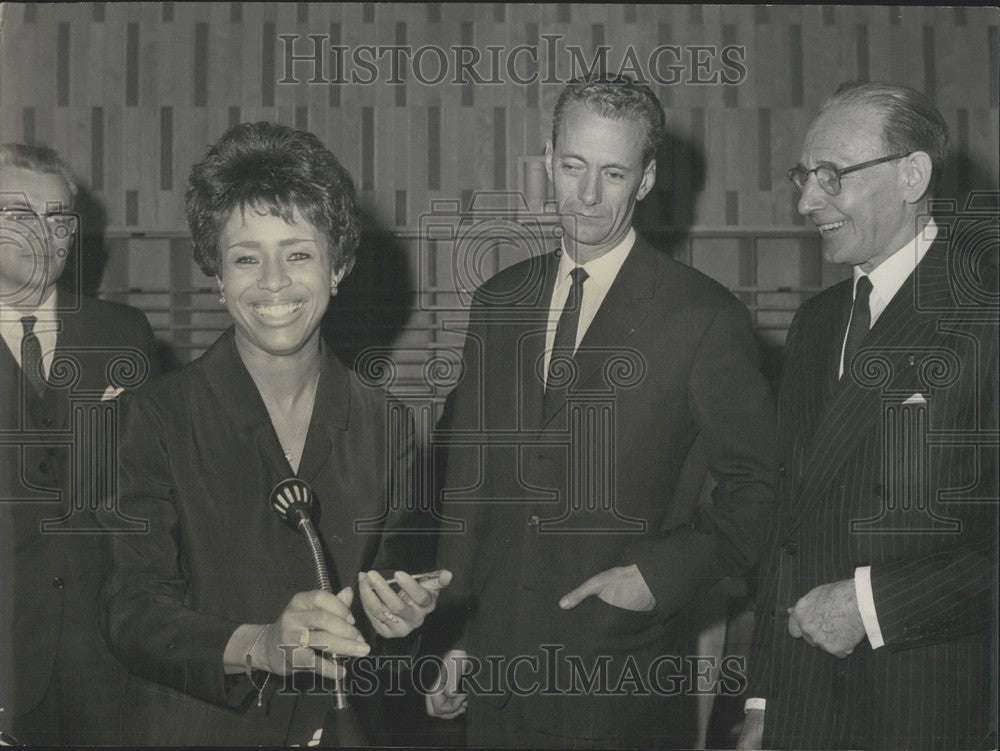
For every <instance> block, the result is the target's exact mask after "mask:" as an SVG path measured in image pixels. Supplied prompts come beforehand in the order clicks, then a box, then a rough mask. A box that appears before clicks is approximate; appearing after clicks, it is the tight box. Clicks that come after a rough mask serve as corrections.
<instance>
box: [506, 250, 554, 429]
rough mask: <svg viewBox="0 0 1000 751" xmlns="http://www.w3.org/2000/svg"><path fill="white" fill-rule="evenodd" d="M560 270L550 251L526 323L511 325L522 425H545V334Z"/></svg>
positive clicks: (520, 422)
mask: <svg viewBox="0 0 1000 751" xmlns="http://www.w3.org/2000/svg"><path fill="white" fill-rule="evenodd" d="M558 270H559V256H558V255H557V254H556V253H549V254H548V255H547V256H546V263H545V265H544V266H543V268H542V275H543V276H542V290H541V294H540V296H539V297H538V298H533V302H532V305H531V308H530V311H529V320H528V322H527V325H525V326H523V327H521V326H517V327H512V328H513V329H514V330H515V331H516V332H517V333H516V336H517V341H516V342H515V343H514V348H513V349H512V350H508V351H513V352H516V353H517V359H518V367H519V369H520V373H519V376H520V377H519V378H518V379H517V382H516V383H515V388H516V389H517V390H518V403H519V404H520V405H521V415H520V420H519V422H518V425H519V427H525V428H528V429H537V428H539V427H540V426H542V425H544V423H545V417H544V396H545V374H544V372H543V371H544V368H545V359H544V356H545V334H546V329H547V328H548V318H549V306H550V305H551V302H552V290H553V289H554V288H555V284H556V274H557V272H558Z"/></svg>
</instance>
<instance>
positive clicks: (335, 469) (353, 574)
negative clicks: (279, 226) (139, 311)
mask: <svg viewBox="0 0 1000 751" xmlns="http://www.w3.org/2000/svg"><path fill="white" fill-rule="evenodd" d="M396 406H398V405H396ZM392 414H395V415H396V417H395V418H394V417H392ZM399 414H400V413H398V412H393V407H392V403H391V402H390V401H389V400H388V399H387V398H386V397H385V394H384V392H382V391H380V390H379V389H376V388H369V387H366V386H365V385H363V384H362V383H361V382H360V381H359V379H358V378H357V376H356V375H355V374H354V373H352V372H351V371H349V370H348V369H346V368H345V367H344V366H343V365H342V364H340V363H339V361H338V360H337V359H336V358H335V357H334V356H333V355H332V354H329V353H325V354H324V358H323V364H322V372H321V375H320V380H319V385H318V388H317V395H316V407H315V409H314V410H313V415H312V421H311V423H310V425H309V430H308V438H307V440H306V445H305V449H304V452H303V457H302V461H301V464H300V467H299V473H298V474H299V476H300V477H301V478H302V479H304V480H306V481H307V482H308V483H309V484H310V485H311V486H312V488H313V490H314V492H315V496H316V503H317V504H318V512H317V513H316V514H315V515H314V516H315V520H316V526H317V529H318V531H319V534H320V536H321V538H322V539H323V541H324V544H325V546H326V552H327V559H328V565H329V567H330V573H331V579H333V586H334V591H337V590H338V589H339V588H341V587H343V586H347V585H352V586H354V587H355V588H356V585H357V574H358V572H359V571H362V570H368V569H372V568H395V569H404V570H413V569H417V568H422V567H424V566H426V565H427V561H428V560H432V559H433V558H432V557H433V551H428V556H426V557H425V556H423V555H422V550H423V548H424V547H425V546H426V541H427V540H428V536H427V535H421V534H403V532H405V531H407V525H413V524H414V523H415V522H414V519H415V518H416V515H415V514H411V513H409V512H408V511H407V509H409V508H410V507H411V505H412V502H413V498H412V497H400V496H401V495H404V494H403V493H402V491H400V490H399V488H400V487H401V486H402V485H404V484H405V483H400V482H398V481H397V480H398V478H406V477H409V476H410V473H409V472H408V471H407V468H408V467H409V466H410V459H411V456H410V454H411V446H412V434H411V433H410V432H409V431H408V430H406V429H405V428H404V429H402V430H401V429H399V428H398V427H395V426H398V425H404V426H405V425H406V424H408V422H407V421H406V420H405V419H404V420H402V421H400V420H399V419H397V418H398V417H399ZM390 426H393V427H390ZM390 437H391V438H392V440H390ZM120 453H121V494H120V498H119V508H120V511H121V512H122V513H124V514H125V515H127V516H129V517H133V518H135V519H138V520H141V521H142V522H144V523H145V525H146V530H145V531H144V532H142V533H136V534H127V535H117V536H116V537H115V539H114V555H115V568H114V572H113V574H112V576H111V577H110V579H109V581H108V582H107V584H106V586H105V591H104V601H105V607H106V610H107V617H108V622H107V624H106V627H107V633H108V636H109V639H110V642H111V645H112V648H113V651H114V652H115V654H116V655H118V657H119V658H120V659H122V660H123V661H124V663H125V664H126V666H127V667H128V669H129V671H130V672H131V676H130V685H129V686H128V691H127V696H126V706H125V721H124V725H125V727H124V733H123V739H122V740H123V742H125V743H126V744H128V745H132V744H167V745H189V744H197V745H204V744H227V745H258V744H283V743H286V742H299V743H301V742H304V741H305V740H307V739H306V738H295V737H288V735H289V727H290V726H291V725H292V724H293V722H294V724H295V725H296V726H299V725H301V726H304V727H309V728H313V729H315V728H318V727H320V726H321V725H322V722H323V714H324V713H325V711H326V710H327V709H329V708H330V707H331V706H332V700H331V697H330V696H329V695H321V696H307V695H304V694H301V693H300V694H293V695H283V694H281V693H276V691H275V690H276V689H277V688H279V687H280V684H281V680H280V679H278V678H277V677H276V676H272V677H271V679H270V680H269V682H268V686H267V690H266V691H265V694H264V699H265V700H264V703H263V704H264V706H262V707H260V708H258V707H257V692H256V691H255V690H254V689H253V688H252V686H251V685H250V681H249V680H248V678H247V677H246V676H245V675H243V674H239V675H235V676H233V675H230V676H226V675H225V673H224V671H223V664H222V659H223V652H224V650H225V647H226V644H227V642H228V641H229V638H230V636H231V635H232V634H233V632H234V631H235V630H236V628H237V626H239V625H240V624H242V623H261V624H264V623H271V622H273V621H274V620H276V619H277V618H278V616H279V615H280V614H281V612H282V610H283V609H284V608H285V606H286V605H287V604H288V601H289V600H290V599H291V597H292V595H294V594H295V593H296V592H302V591H306V590H311V589H315V588H316V583H315V575H314V571H313V566H312V564H311V560H310V556H309V553H308V550H307V547H306V543H305V540H304V538H303V537H302V536H301V535H300V534H299V533H298V532H296V531H293V530H292V529H290V528H289V527H287V526H286V525H285V524H284V523H283V522H282V521H281V520H280V519H279V518H278V517H277V516H276V515H275V513H274V512H273V511H272V510H271V507H270V504H269V500H268V499H269V494H270V492H271V489H272V488H273V487H274V486H275V485H276V484H277V483H279V482H280V481H282V480H284V479H285V478H287V477H290V476H292V475H293V472H292V469H291V467H290V466H289V464H288V463H287V462H286V460H285V458H284V455H283V453H282V450H281V446H280V445H279V443H278V438H277V435H276V434H275V432H274V429H273V428H272V426H271V423H270V420H269V418H268V414H267V410H266V408H265V406H264V403H263V401H262V400H261V397H260V395H259V392H258V391H257V389H256V387H255V385H254V382H253V380H252V379H251V377H250V374H249V373H248V372H247V370H246V368H245V367H244V366H243V363H242V361H241V359H240V357H239V354H238V353H237V350H236V345H235V340H234V334H233V329H229V330H228V331H227V332H226V333H224V334H223V335H222V336H221V337H220V338H219V340H218V341H216V342H215V344H214V345H213V346H212V347H211V349H209V350H208V351H207V352H206V353H205V354H204V355H203V356H202V357H200V358H199V359H198V360H196V361H195V362H193V363H191V364H190V365H188V366H186V367H185V368H183V369H182V370H180V371H178V372H177V373H175V374H172V375H170V376H168V377H166V378H163V379H161V380H160V381H158V382H157V383H155V384H153V385H152V386H150V387H149V388H147V389H145V390H144V391H141V392H137V393H136V394H135V395H134V396H132V397H131V398H130V399H129V400H127V408H126V418H125V426H124V431H123V436H122V442H121V452H120ZM390 478H394V480H393V482H390ZM390 509H393V511H391V512H390ZM408 531H410V532H412V531H413V530H412V528H411V529H409V530H408ZM355 593H356V589H355ZM356 599H357V598H356ZM355 611H356V616H357V621H358V623H359V624H361V625H365V624H366V623H367V620H366V618H365V617H364V615H363V614H361V613H360V608H359V607H358V603H357V602H355ZM369 641H370V642H371V639H369ZM374 647H375V645H374V644H373V648H374ZM265 675H266V674H265V673H263V672H258V673H257V674H256V675H255V679H256V681H257V684H258V685H259V684H260V683H261V681H262V679H263V678H264V676H265ZM303 715H306V717H305V720H303Z"/></svg>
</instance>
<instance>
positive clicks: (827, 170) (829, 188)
mask: <svg viewBox="0 0 1000 751" xmlns="http://www.w3.org/2000/svg"><path fill="white" fill-rule="evenodd" d="M904 156H909V154H893V155H892V156H884V157H882V158H881V159H872V160H871V161H868V162H861V164H852V165H851V166H850V167H844V168H843V169H840V168H839V167H835V166H834V165H832V164H828V163H826V162H824V163H823V164H821V165H819V166H818V167H816V168H814V169H806V168H805V167H792V168H791V169H790V170H788V179H789V180H790V181H791V183H792V185H794V186H795V188H796V189H797V190H798V191H799V192H800V193H801V192H802V191H803V190H805V189H806V183H807V182H809V175H811V174H813V173H815V174H816V182H818V183H819V187H821V188H822V189H823V191H824V192H826V193H828V194H829V195H831V196H835V195H838V194H839V193H840V178H842V177H843V176H844V175H849V174H850V173H851V172H857V171H858V170H862V169H868V168H869V167H874V166H875V165H876V164H884V163H885V162H891V161H892V160H893V159H902V158H903V157H904Z"/></svg>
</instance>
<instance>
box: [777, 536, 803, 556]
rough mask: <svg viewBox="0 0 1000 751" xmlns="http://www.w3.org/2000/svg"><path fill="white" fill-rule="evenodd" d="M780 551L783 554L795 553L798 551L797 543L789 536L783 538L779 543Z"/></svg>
mask: <svg viewBox="0 0 1000 751" xmlns="http://www.w3.org/2000/svg"><path fill="white" fill-rule="evenodd" d="M781 552H782V553H784V554H785V555H795V554H796V553H798V552H799V546H798V543H796V542H795V540H792V539H791V538H788V539H786V540H784V541H783V542H782V543H781Z"/></svg>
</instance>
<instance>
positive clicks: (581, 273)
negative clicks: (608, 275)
mask: <svg viewBox="0 0 1000 751" xmlns="http://www.w3.org/2000/svg"><path fill="white" fill-rule="evenodd" d="M570 276H571V277H572V278H573V283H572V285H571V286H570V288H569V296H568V297H567V298H566V305H565V306H564V307H563V309H562V313H560V314H559V323H558V324H556V335H555V338H554V339H553V340H552V352H551V354H550V355H549V370H548V373H547V375H546V378H545V406H546V410H547V408H548V406H549V404H550V402H551V396H552V394H553V392H554V391H559V390H562V388H563V387H554V386H553V384H554V383H559V382H563V383H565V382H566V380H567V379H566V378H565V377H560V371H563V373H565V370H566V364H565V363H563V364H562V365H560V364H559V359H560V356H561V357H562V358H565V357H567V356H569V357H572V356H573V351H574V350H575V349H576V330H577V327H578V326H579V325H580V302H581V301H582V300H583V283H584V282H585V281H587V278H588V277H589V276H590V275H589V274H588V273H587V272H586V271H585V270H584V268H583V266H577V267H576V268H575V269H573V270H572V271H571V272H570Z"/></svg>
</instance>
